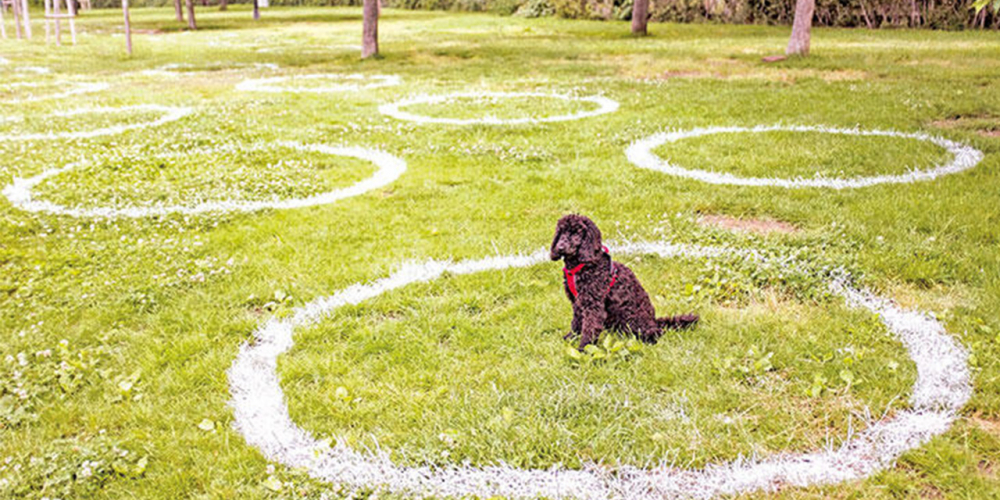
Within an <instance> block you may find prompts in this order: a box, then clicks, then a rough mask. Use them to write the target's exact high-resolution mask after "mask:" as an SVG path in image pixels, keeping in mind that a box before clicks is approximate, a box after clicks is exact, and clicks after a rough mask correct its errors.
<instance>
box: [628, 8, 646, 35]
mask: <svg viewBox="0 0 1000 500" xmlns="http://www.w3.org/2000/svg"><path fill="white" fill-rule="evenodd" d="M648 18H649V0H635V2H633V3H632V34H633V35H636V36H646V20H647V19H648Z"/></svg>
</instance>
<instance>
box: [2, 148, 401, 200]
mask: <svg viewBox="0 0 1000 500" xmlns="http://www.w3.org/2000/svg"><path fill="white" fill-rule="evenodd" d="M278 144H279V145H280V146H282V147H286V148H291V149H297V150H299V151H307V152H314V153H320V154H326V155H333V156H347V157H351V158H357V159H359V160H364V161H368V162H371V163H373V164H375V166H376V167H378V169H377V170H376V171H375V173H374V174H372V175H371V176H369V177H367V178H365V179H362V180H360V181H358V182H356V183H354V184H353V185H351V186H348V187H345V188H341V189H334V190H331V191H326V192H323V193H319V194H315V195H312V196H308V197H305V198H292V199H285V200H270V201H235V200H220V201H211V202H205V203H199V204H197V205H191V206H185V205H159V206H131V207H86V208H83V207H67V206H64V205H59V204H56V203H52V202H49V201H44V200H37V199H35V198H34V197H33V195H32V190H33V189H34V188H35V186H37V185H39V184H40V183H42V182H43V181H45V180H46V179H49V178H51V177H54V176H57V175H59V174H61V173H63V172H66V171H67V170H70V169H73V168H77V167H79V166H80V163H73V164H70V165H67V166H65V167H61V168H55V169H51V170H46V171H44V172H42V173H40V174H38V175H35V176H33V177H29V178H27V179H19V178H15V179H14V180H13V182H12V183H11V184H9V185H7V186H5V187H4V188H3V191H2V193H3V195H4V196H5V197H7V199H8V200H10V202H11V204H13V205H14V206H15V207H18V208H20V209H22V210H25V211H28V212H35V213H37V212H46V213H50V214H55V215H66V216H70V217H95V218H118V217H125V218H143V217H153V216H161V215H168V214H182V215H198V214H204V213H209V212H254V211H259V210H264V209H276V210H284V209H291V208H304V207H312V206H317V205H328V204H331V203H334V202H336V201H339V200H342V199H345V198H350V197H353V196H358V195H361V194H363V193H366V192H368V191H371V190H372V189H376V188H379V187H382V186H385V185H387V184H389V183H391V182H393V181H395V180H396V179H398V178H399V176H401V175H402V174H403V172H405V171H406V162H405V161H403V160H402V159H401V158H398V157H396V156H393V155H391V154H389V153H385V152H382V151H378V150H374V149H367V148H360V147H339V146H328V145H323V144H300V143H295V142H281V143H278Z"/></svg>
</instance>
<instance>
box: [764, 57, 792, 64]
mask: <svg viewBox="0 0 1000 500" xmlns="http://www.w3.org/2000/svg"><path fill="white" fill-rule="evenodd" d="M785 59H788V56H767V57H762V58H761V59H760V60H761V61H764V62H766V63H773V62H780V61H784V60H785Z"/></svg>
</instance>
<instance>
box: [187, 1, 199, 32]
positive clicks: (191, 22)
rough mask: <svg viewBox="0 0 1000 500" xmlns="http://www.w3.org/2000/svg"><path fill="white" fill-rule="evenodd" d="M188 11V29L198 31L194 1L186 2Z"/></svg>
mask: <svg viewBox="0 0 1000 500" xmlns="http://www.w3.org/2000/svg"><path fill="white" fill-rule="evenodd" d="M184 3H185V4H186V5H187V11H188V29H192V30H196V29H198V24H197V23H195V22H194V0H185V2H184Z"/></svg>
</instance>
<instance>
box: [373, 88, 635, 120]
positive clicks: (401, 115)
mask: <svg viewBox="0 0 1000 500" xmlns="http://www.w3.org/2000/svg"><path fill="white" fill-rule="evenodd" d="M518 97H540V98H548V99H558V100H563V101H578V102H589V103H593V104H597V108H596V109H592V110H589V111H580V112H578V113H573V114H569V115H556V116H545V117H541V118H511V119H501V118H496V117H493V116H484V117H482V118H464V119H463V118H436V117H432V116H425V115H418V114H414V113H409V112H406V111H403V110H402V108H405V107H407V106H412V105H414V104H441V103H445V102H448V101H449V100H450V99H456V98H459V99H506V98H518ZM378 110H379V112H380V113H382V114H384V115H387V116H391V117H393V118H396V119H398V120H406V121H411V122H417V123H443V124H448V125H474V124H485V125H523V124H534V123H548V122H562V121H569V120H579V119H581V118H588V117H591V116H597V115H603V114H605V113H612V112H614V111H617V110H618V102H616V101H613V100H611V99H608V98H607V97H603V96H588V97H575V96H571V95H565V94H550V93H546V92H456V93H452V94H443V95H433V96H432V95H422V96H417V97H410V98H407V99H403V100H402V101H398V102H393V103H389V104H383V105H381V106H379V108H378Z"/></svg>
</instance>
